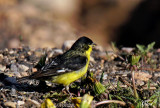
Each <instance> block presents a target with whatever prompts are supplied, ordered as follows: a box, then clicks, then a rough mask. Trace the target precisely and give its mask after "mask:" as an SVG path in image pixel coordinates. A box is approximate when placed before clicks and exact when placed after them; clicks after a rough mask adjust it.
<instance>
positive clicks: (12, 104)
mask: <svg viewBox="0 0 160 108" xmlns="http://www.w3.org/2000/svg"><path fill="white" fill-rule="evenodd" d="M4 106H6V107H11V108H16V102H11V101H7V102H5V103H4Z"/></svg>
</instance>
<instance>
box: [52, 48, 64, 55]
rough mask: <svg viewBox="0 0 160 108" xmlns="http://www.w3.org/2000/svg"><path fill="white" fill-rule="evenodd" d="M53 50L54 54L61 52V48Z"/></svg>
mask: <svg viewBox="0 0 160 108" xmlns="http://www.w3.org/2000/svg"><path fill="white" fill-rule="evenodd" d="M54 52H55V53H56V54H63V51H62V49H54Z"/></svg>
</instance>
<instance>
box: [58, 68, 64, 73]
mask: <svg viewBox="0 0 160 108" xmlns="http://www.w3.org/2000/svg"><path fill="white" fill-rule="evenodd" d="M57 72H58V73H61V72H65V70H64V69H62V70H57Z"/></svg>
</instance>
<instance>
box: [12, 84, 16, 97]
mask: <svg viewBox="0 0 160 108" xmlns="http://www.w3.org/2000/svg"><path fill="white" fill-rule="evenodd" d="M11 95H12V96H17V92H16V87H15V85H12V89H11Z"/></svg>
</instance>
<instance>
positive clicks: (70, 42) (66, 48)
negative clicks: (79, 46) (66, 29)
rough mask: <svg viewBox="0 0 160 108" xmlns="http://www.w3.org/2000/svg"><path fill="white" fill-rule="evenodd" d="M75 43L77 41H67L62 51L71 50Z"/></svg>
mask: <svg viewBox="0 0 160 108" xmlns="http://www.w3.org/2000/svg"><path fill="white" fill-rule="evenodd" d="M74 42H75V40H67V41H65V42H64V43H63V45H62V49H63V50H64V51H66V50H68V49H70V48H71V46H72V45H73V43H74Z"/></svg>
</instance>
